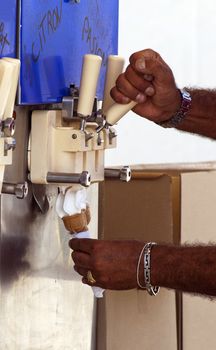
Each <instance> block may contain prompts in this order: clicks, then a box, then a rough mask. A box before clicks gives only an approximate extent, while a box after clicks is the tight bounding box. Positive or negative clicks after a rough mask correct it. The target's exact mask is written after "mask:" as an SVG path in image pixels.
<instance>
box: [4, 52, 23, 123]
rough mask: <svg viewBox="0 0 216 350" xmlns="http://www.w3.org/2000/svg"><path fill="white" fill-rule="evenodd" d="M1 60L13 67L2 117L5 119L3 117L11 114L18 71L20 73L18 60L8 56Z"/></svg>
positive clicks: (8, 116) (9, 116)
mask: <svg viewBox="0 0 216 350" xmlns="http://www.w3.org/2000/svg"><path fill="white" fill-rule="evenodd" d="M3 60H4V61H6V62H9V63H10V64H11V65H12V67H13V78H12V79H13V80H12V81H11V87H10V93H9V96H8V99H7V103H6V107H5V111H4V116H3V119H5V118H11V117H12V115H13V110H14V103H15V98H16V91H17V85H18V80H19V73H20V60H18V59H15V58H9V57H5V58H3Z"/></svg>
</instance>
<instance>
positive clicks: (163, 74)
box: [130, 50, 172, 81]
mask: <svg viewBox="0 0 216 350" xmlns="http://www.w3.org/2000/svg"><path fill="white" fill-rule="evenodd" d="M130 63H131V65H132V67H133V69H134V70H135V71H137V72H139V73H142V74H143V75H145V74H147V75H152V76H153V77H154V79H155V80H157V81H166V79H167V78H168V77H169V75H170V73H171V70H170V68H169V66H168V65H167V64H166V63H165V62H164V60H163V59H162V58H161V57H160V55H159V54H158V53H157V52H155V51H153V50H143V51H140V52H138V53H135V54H133V55H132V56H131V57H130ZM171 75H172V73H171Z"/></svg>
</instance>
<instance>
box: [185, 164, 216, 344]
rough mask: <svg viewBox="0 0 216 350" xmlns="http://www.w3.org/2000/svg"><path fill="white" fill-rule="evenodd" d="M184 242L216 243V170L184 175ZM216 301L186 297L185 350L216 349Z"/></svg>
mask: <svg viewBox="0 0 216 350" xmlns="http://www.w3.org/2000/svg"><path fill="white" fill-rule="evenodd" d="M181 178H182V180H181V182H182V209H181V210H182V216H181V237H182V242H188V243H198V242H203V243H208V242H214V243H215V241H216V171H211V172H198V173H194V174H192V173H191V174H182V175H181ZM215 324H216V301H211V300H209V299H207V298H203V297H198V296H191V295H187V294H184V295H183V350H193V349H194V350H201V349H202V350H203V349H208V350H215V349H216V336H215Z"/></svg>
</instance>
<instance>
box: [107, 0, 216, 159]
mask: <svg viewBox="0 0 216 350" xmlns="http://www.w3.org/2000/svg"><path fill="white" fill-rule="evenodd" d="M119 30H120V31H119V54H120V55H122V56H124V57H125V58H126V61H127V62H128V58H129V56H130V55H131V54H132V53H133V52H135V51H139V50H141V49H144V48H152V49H154V50H156V51H158V52H159V53H160V54H161V55H162V57H163V58H164V59H165V60H166V62H167V63H168V64H169V65H170V66H171V68H172V70H173V72H174V75H175V78H176V82H177V84H178V86H179V87H184V86H192V87H208V88H215V87H216V2H215V0H151V1H147V0H134V1H131V0H120V28H119ZM215 112H216V111H215ZM116 129H117V133H118V147H117V149H115V150H110V151H107V152H106V165H126V164H140V163H176V162H199V161H209V160H216V141H212V140H209V139H206V138H201V137H198V136H194V135H190V134H187V133H180V132H179V131H176V130H164V129H162V128H160V127H158V126H156V125H154V124H153V123H151V122H149V121H146V120H144V119H143V118H141V117H138V116H137V115H135V114H134V113H133V112H130V113H128V115H127V116H125V117H124V118H123V119H122V120H121V121H120V122H119V123H118V125H117V126H116Z"/></svg>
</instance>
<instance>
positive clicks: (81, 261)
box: [71, 251, 91, 269]
mask: <svg viewBox="0 0 216 350" xmlns="http://www.w3.org/2000/svg"><path fill="white" fill-rule="evenodd" d="M71 257H72V259H73V261H74V264H75V265H76V266H80V267H84V268H86V269H89V268H91V258H90V255H89V254H86V253H82V252H79V251H73V252H72V254H71Z"/></svg>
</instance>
